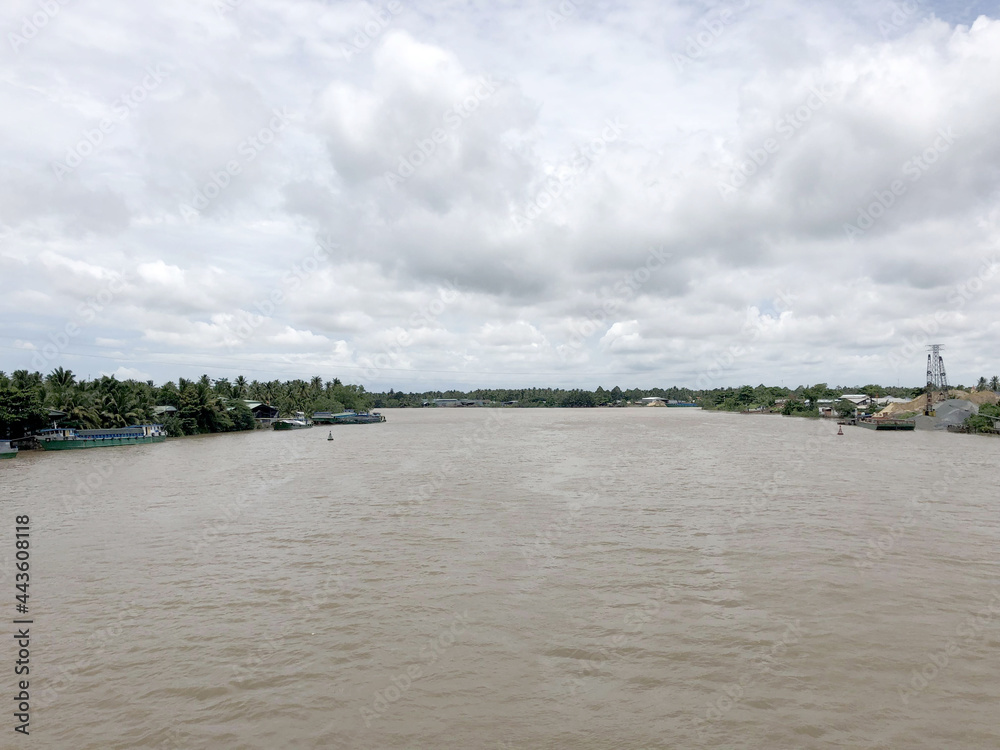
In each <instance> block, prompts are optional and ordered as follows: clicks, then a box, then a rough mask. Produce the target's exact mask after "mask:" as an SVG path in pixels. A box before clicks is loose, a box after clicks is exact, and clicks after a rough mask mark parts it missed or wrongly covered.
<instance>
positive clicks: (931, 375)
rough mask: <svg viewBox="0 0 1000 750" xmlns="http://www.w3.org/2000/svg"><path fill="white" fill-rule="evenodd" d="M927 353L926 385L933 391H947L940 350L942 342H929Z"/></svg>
mask: <svg viewBox="0 0 1000 750" xmlns="http://www.w3.org/2000/svg"><path fill="white" fill-rule="evenodd" d="M928 348H929V349H930V352H929V353H928V355H927V385H928V386H930V387H931V388H932V389H933V390H935V391H944V392H946V393H947V391H948V375H947V373H945V371H944V358H943V357H942V356H941V350H942V349H944V344H931V345H930V346H929V347H928Z"/></svg>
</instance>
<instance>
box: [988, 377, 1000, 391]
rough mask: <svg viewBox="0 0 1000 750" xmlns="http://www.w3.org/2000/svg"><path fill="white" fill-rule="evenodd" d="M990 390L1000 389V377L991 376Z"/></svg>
mask: <svg viewBox="0 0 1000 750" xmlns="http://www.w3.org/2000/svg"><path fill="white" fill-rule="evenodd" d="M990 390H991V391H994V392H995V391H1000V378H998V377H997V376H996V375H994V376H993V377H992V378H990Z"/></svg>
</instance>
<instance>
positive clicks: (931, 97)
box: [0, 0, 1000, 388]
mask: <svg viewBox="0 0 1000 750" xmlns="http://www.w3.org/2000/svg"><path fill="white" fill-rule="evenodd" d="M732 5H734V6H742V3H733V4H732ZM16 6H17V7H18V8H19V9H20V10H18V11H16V12H14V11H12V15H11V16H10V17H16V18H20V17H21V16H22V15H24V14H25V13H28V12H29V11H30V10H32V9H34V8H35V6H33V5H31V4H30V3H28V2H27V1H26V0H24V1H23V2H21V1H20V0H19V2H18V3H16ZM574 7H575V8H576V12H574V13H570V14H566V15H565V16H564V17H562V18H561V20H560V22H559V23H558V24H556V25H554V26H553V25H552V24H551V23H550V21H551V19H550V18H548V17H547V15H546V8H545V7H542V6H539V8H537V9H534V10H525V9H523V8H522V9H514V8H511V9H508V8H506V7H501V6H498V7H489V8H487V7H485V6H484V7H478V6H476V7H474V6H469V5H450V4H443V5H439V6H435V7H434V8H424V9H421V10H420V12H417V11H416V10H415V9H414V8H411V7H409V6H407V5H405V4H404V7H403V10H402V11H401V12H400V13H398V14H396V15H394V16H393V17H392V18H391V19H390V20H389V21H388V22H387V23H385V24H383V25H382V27H381V28H380V29H379V30H378V32H377V33H375V34H373V35H371V38H370V40H369V41H367V42H366V43H365V44H364V45H363V48H362V47H358V48H357V50H356V52H355V53H352V54H351V55H346V56H345V55H344V52H343V50H344V48H345V45H349V44H352V43H353V42H352V39H355V38H356V37H357V34H358V33H359V30H361V29H363V26H364V24H365V23H366V21H368V20H370V18H371V17H372V14H373V13H374V12H375V10H376V8H375V6H372V5H369V4H367V3H361V2H348V3H339V4H333V5H329V4H324V3H320V2H318V1H313V0H307V2H302V3H294V4H285V3H279V2H277V1H276V0H273V1H272V0H263V1H262V2H258V3H253V4H247V3H242V4H240V6H239V7H238V8H236V9H235V10H233V11H232V12H230V13H227V14H224V15H223V16H221V17H220V16H219V15H218V14H217V13H215V12H214V11H213V10H212V8H211V5H210V4H209V5H206V4H204V3H193V2H182V3H181V4H179V5H177V4H174V5H170V6H158V7H156V8H153V9H144V10H143V11H142V12H139V11H138V10H137V9H136V7H135V6H134V5H131V4H128V3H125V2H123V0H112V2H109V3H105V4H103V5H102V6H100V7H99V8H97V7H95V8H88V9H87V11H86V12H83V11H82V10H81V9H80V8H78V7H77V6H74V5H72V4H70V5H66V6H64V7H62V6H61V10H60V18H59V19H57V20H58V23H53V24H51V25H49V26H47V27H46V28H45V29H42V30H41V32H40V33H39V34H38V35H37V37H36V38H34V39H32V40H31V42H30V44H28V45H26V46H24V47H23V49H20V50H19V51H18V52H17V54H16V55H14V56H13V57H12V58H11V59H12V64H11V65H10V66H9V75H8V76H7V78H6V79H5V86H4V87H3V88H2V89H0V107H2V108H3V110H4V112H5V113H9V116H5V117H4V118H3V121H2V122H0V150H2V153H3V158H4V163H5V164H7V165H8V168H6V169H5V170H4V172H3V174H2V175H0V222H2V224H0V239H2V243H0V273H2V274H3V277H4V284H5V289H7V290H8V292H7V293H6V294H5V295H3V297H2V298H0V314H3V315H4V318H5V320H6V321H8V327H9V328H10V329H11V330H12V331H13V333H12V334H11V335H12V336H16V337H17V338H18V340H19V341H21V342H25V343H27V344H28V345H32V346H40V345H42V344H43V343H44V342H46V341H49V340H50V337H51V336H52V335H54V334H55V335H58V332H59V331H61V330H63V329H64V327H65V325H66V323H67V322H69V321H75V322H77V323H78V324H81V326H82V327H81V332H80V334H79V335H77V336H76V337H74V340H73V345H72V346H69V347H68V353H73V352H76V353H87V354H100V353H103V354H104V355H105V356H109V357H112V358H114V357H118V356H122V357H127V358H128V359H129V360H134V361H137V362H141V364H139V365H136V366H135V367H136V369H137V370H138V369H141V370H148V371H149V373H150V374H151V376H152V377H154V378H157V379H162V378H165V377H168V376H169V377H176V376H177V375H179V374H181V375H187V376H190V375H193V374H201V372H203V371H205V370H206V369H212V371H213V374H215V373H217V374H218V375H220V376H221V375H233V374H235V373H237V372H238V371H239V370H240V367H241V366H243V365H247V363H250V364H252V365H254V366H255V368H258V369H263V370H266V369H268V368H270V375H271V376H273V377H296V376H302V375H304V374H305V373H304V372H302V371H300V370H302V369H303V368H305V369H306V370H308V371H309V372H312V371H313V370H315V367H314V365H317V366H318V365H322V366H324V367H330V368H341V369H339V370H337V369H334V370H333V371H331V372H329V373H328V374H329V375H330V376H340V377H341V378H342V379H343V380H351V379H352V378H355V377H357V376H358V375H359V373H362V372H363V371H364V368H365V364H364V363H365V362H366V361H369V360H371V359H372V358H373V357H376V356H377V355H379V354H385V353H386V352H388V354H386V356H388V357H389V359H390V360H391V361H392V363H393V365H392V366H393V367H394V368H399V369H400V370H402V371H405V370H410V372H409V373H406V372H399V371H393V372H392V374H389V373H388V372H387V371H386V372H381V373H380V374H378V376H377V377H375V378H374V379H372V380H370V381H369V382H366V383H365V385H366V387H369V388H379V387H382V386H387V385H391V384H393V383H395V384H396V386H397V387H398V386H399V384H401V383H404V382H405V383H407V384H408V386H409V387H432V386H440V387H447V386H449V385H452V384H459V383H461V384H469V385H476V384H483V385H490V384H500V383H509V384H539V383H541V382H551V383H553V384H561V385H588V386H591V387H592V386H594V385H596V384H597V380H598V379H600V378H603V374H604V373H623V372H624V373H633V374H634V377H633V378H632V379H631V380H630V381H629V382H641V383H642V384H645V385H657V384H658V385H666V384H669V383H679V384H680V383H688V384H693V383H694V380H695V378H696V377H697V375H698V374H699V373H700V372H703V371H704V370H705V368H706V367H707V366H708V365H709V364H710V363H711V362H712V361H714V359H715V358H717V357H718V356H719V353H720V352H724V351H727V350H728V349H729V348H731V347H733V346H748V352H747V353H746V354H745V355H743V356H741V357H740V359H739V361H738V362H737V363H735V364H734V365H733V366H732V367H731V368H730V369H729V370H727V371H726V372H724V373H723V375H722V376H721V378H720V380H719V382H720V383H733V384H736V383H740V382H754V383H757V382H761V381H765V382H777V381H780V380H782V379H785V380H786V382H794V383H796V384H797V383H798V382H815V381H821V380H826V381H829V382H843V383H859V382H870V381H883V382H896V380H900V381H902V382H905V383H912V384H920V382H921V381H922V379H923V363H922V356H921V354H922V353H921V352H918V353H917V354H915V355H914V357H913V362H912V363H911V365H910V366H907V367H905V368H904V369H903V370H899V371H897V370H896V369H894V367H893V366H892V365H891V364H890V362H889V358H888V354H889V352H890V351H891V350H893V349H894V348H898V346H899V345H901V344H902V343H903V342H904V341H906V340H907V337H912V336H913V335H914V333H915V332H919V331H921V330H923V329H924V328H926V327H927V326H928V325H929V323H928V321H929V320H932V319H934V316H935V313H936V312H938V311H940V313H941V314H940V316H938V317H939V321H938V322H939V328H938V329H937V331H936V332H935V334H934V335H935V336H936V337H938V338H939V339H941V340H942V341H945V342H947V343H948V350H947V352H948V354H947V357H948V368H949V373H953V378H955V379H962V380H972V379H973V378H974V377H978V375H980V374H986V372H987V371H988V372H989V374H992V371H995V370H1000V362H997V360H996V359H995V354H993V352H996V351H997V346H996V344H997V336H998V333H1000V324H997V323H996V322H995V321H996V320H997V319H998V318H1000V315H998V314H997V313H998V309H1000V273H997V274H993V275H991V276H989V277H987V278H981V279H980V285H979V288H978V289H977V290H976V291H975V292H974V293H971V294H965V293H964V292H961V291H959V290H961V289H962V288H963V287H962V285H963V284H967V283H968V281H969V280H970V279H973V278H976V277H977V276H979V275H981V274H982V273H983V272H982V270H981V269H983V268H988V267H989V262H990V261H989V259H990V258H991V257H995V256H996V255H997V253H998V247H1000V245H998V242H1000V210H998V209H997V208H996V205H997V201H996V198H997V196H998V195H1000V173H998V171H997V169H996V166H995V165H996V164H997V163H1000V77H998V76H997V75H996V69H997V66H998V64H1000V21H997V20H994V19H992V18H990V17H988V16H987V15H983V16H982V17H979V18H978V19H977V18H976V17H975V16H974V15H965V16H960V15H956V14H955V13H956V11H952V10H950V8H951V6H945V5H938V6H928V7H927V8H926V10H921V11H919V12H917V13H912V14H905V17H902V18H900V17H898V14H896V11H895V10H894V6H893V5H892V4H891V3H873V4H869V5H866V6H864V7H855V6H853V5H848V6H845V5H844V4H842V3H834V2H832V0H831V1H830V2H818V3H813V4H809V5H807V6H805V5H799V6H788V5H787V4H778V3H762V4H758V3H753V4H751V5H750V6H748V7H747V8H746V9H745V10H741V11H740V12H739V13H736V14H735V15H734V16H733V17H732V19H731V21H730V22H728V23H726V24H724V28H723V29H722V31H721V32H720V34H718V35H717V38H714V37H713V39H712V40H711V42H710V43H709V44H707V45H704V46H703V47H701V48H696V49H694V51H695V52H697V53H698V54H696V55H694V56H693V57H692V59H691V61H690V63H691V64H685V65H679V64H678V62H677V57H676V56H677V55H678V54H689V53H690V50H689V49H688V47H689V45H690V43H691V40H692V39H694V38H695V37H696V36H697V34H698V33H699V32H700V31H701V30H703V29H704V28H706V24H710V23H712V19H713V18H715V17H716V15H713V14H717V13H718V8H716V9H715V10H712V9H709V10H705V11H702V10H701V9H700V6H696V5H691V4H686V3H679V2H669V3H666V4H664V3H653V2H651V0H650V1H649V2H647V1H646V0H633V1H632V2H629V3H625V4H622V3H617V4H613V5H610V6H606V7H605V6H584V5H582V4H575V6H574ZM969 7H972V6H969ZM990 13H991V14H992V15H995V11H990ZM150 14H151V15H150ZM154 30H155V32H156V33H154ZM157 65H162V66H163V69H164V71H166V75H164V76H163V78H162V80H157V81H156V82H155V85H152V83H150V82H151V81H152V79H148V80H147V83H150V85H146V84H143V81H144V80H146V79H145V77H146V76H147V75H148V72H147V70H148V69H149V68H150V66H153V67H154V68H155V66H157ZM137 86H138V87H139V88H138V89H137V88H136V87H137ZM143 90H145V93H143ZM132 92H138V94H137V98H138V97H139V96H141V101H133V102H131V103H130V104H129V105H128V106H126V107H125V109H124V110H123V109H122V108H121V106H120V104H121V102H122V101H123V99H122V97H123V96H125V97H128V96H130V95H131V93H132ZM276 109H278V110H282V109H283V110H284V111H285V112H287V124H284V125H283V126H282V127H281V128H280V129H278V130H275V131H274V132H272V133H270V134H268V133H266V132H264V131H265V130H266V129H267V128H268V123H269V122H270V119H271V118H272V117H273V116H274V115H273V113H274V111H275V110H276ZM123 113H124V114H123ZM102 118H110V124H111V125H113V127H108V126H107V125H106V127H105V128H104V130H105V131H107V132H103V131H102V130H101V122H102ZM609 122H616V123H620V125H621V128H620V133H619V134H617V135H616V136H615V137H614V138H612V139H609V138H603V137H602V133H603V132H604V131H605V128H607V127H608V123H609ZM438 131H439V132H438ZM95 133H96V135H95ZM942 134H947V135H946V137H945V136H943V135H942ZM942 138H944V140H942ZM87 140H90V141H94V142H96V145H95V144H94V143H92V144H91V147H84V150H88V151H91V152H92V153H89V154H88V155H87V156H86V158H85V159H83V161H82V162H81V164H80V165H79V166H78V167H76V168H74V169H73V170H72V171H71V172H70V173H69V174H65V175H62V176H61V178H60V176H58V175H56V174H55V173H54V171H53V162H56V161H63V162H65V161H66V159H67V153H68V152H69V151H71V150H74V149H76V150H79V149H80V145H79V144H80V143H81V142H82V141H87ZM265 140H266V142H264V141H265ZM417 161H419V162H420V163H419V164H417V163H416V162H417ZM407 163H408V164H410V165H411V166H412V168H413V169H412V174H409V173H407V174H405V175H403V174H402V173H403V172H404V171H406V170H405V169H404V168H403V166H402V165H404V164H407ZM233 164H235V167H233ZM391 172H394V173H396V174H397V175H399V176H401V179H400V180H399V181H387V179H386V175H387V173H391ZM560 178H561V179H560ZM553 180H554V181H555V182H553ZM896 182H898V183H899V188H900V189H898V190H896V191H895V192H894V190H893V184H894V183H896ZM390 183H391V184H390ZM737 183H738V184H737ZM209 184H214V185H215V187H214V188H212V189H209V188H207V187H206V186H208V185H209ZM727 185H728V186H729V187H730V188H732V189H728V190H727V189H720V187H724V186H727ZM199 190H201V191H202V192H203V193H206V194H207V193H208V192H212V193H213V194H215V195H213V197H211V200H210V201H208V203H207V205H206V206H205V207H204V208H203V209H201V210H199V211H198V215H197V216H196V217H194V218H190V217H187V218H185V217H182V216H181V215H180V213H179V206H180V205H181V204H185V203H190V202H192V200H193V196H194V195H195V194H196V191H199ZM216 193H217V194H216ZM886 196H889V197H888V198H887V197H886ZM531 203H534V204H535V205H536V206H538V208H539V211H538V215H537V217H535V218H533V220H532V221H531V222H530V223H528V224H527V225H526V226H522V225H517V224H516V223H515V221H514V217H515V216H516V215H517V214H518V213H519V212H523V211H524V209H525V206H527V205H529V204H531ZM890 203H891V205H886V204H890ZM543 204H544V205H543ZM875 214H878V215H877V216H875ZM866 216H867V217H868V218H867V219H866V218H865V217H866ZM869 219H870V221H869ZM861 223H864V224H866V226H863V227H862V226H860V224H861ZM847 225H856V226H858V229H859V231H857V232H854V233H849V232H848V231H847V230H846V229H845V227H846V226H847ZM326 234H328V235H329V236H331V237H332V238H333V239H334V241H335V242H336V243H337V245H338V247H337V248H336V249H334V250H332V251H330V252H329V253H327V255H326V256H325V257H324V258H322V260H321V262H318V263H317V267H316V268H315V269H313V270H309V271H306V272H302V271H296V270H295V269H297V268H299V269H301V264H302V262H303V260H304V259H307V258H309V257H310V256H312V255H313V254H314V253H315V251H316V248H317V247H318V246H317V244H316V237H317V235H326ZM653 248H661V249H662V251H663V252H664V253H667V254H669V256H670V258H669V261H668V263H667V265H666V266H665V267H662V268H656V269H652V270H651V272H650V274H649V276H648V278H646V277H645V271H644V269H645V268H647V266H646V265H645V264H646V262H647V259H648V257H649V253H650V251H651V249H653ZM984 264H985V265H984ZM116 274H124V279H125V284H124V286H121V287H119V285H114V291H113V293H111V294H110V296H109V293H108V290H109V286H110V285H112V284H113V282H114V279H115V278H116V276H115V275H116ZM450 285H451V286H450ZM452 286H453V287H454V288H452ZM276 291H277V292H280V293H281V296H280V301H274V300H275V299H276V298H274V297H272V296H271V295H272V294H273V293H275V292H276ZM608 305H610V308H606V306H608ZM88 306H89V307H88ZM87 310H89V311H90V312H86V311H87ZM81 311H84V312H85V314H84V312H81ZM588 321H589V323H588ZM748 326H749V328H748ZM581 330H584V331H587V333H586V335H583V336H582V337H581V336H580V335H579V332H580V331H581ZM748 331H749V332H756V333H748ZM751 338H752V341H751V340H750V339H751ZM578 339H579V340H578ZM401 340H402V341H405V343H403V344H400V341H401ZM151 344H155V345H156V350H157V351H156V354H155V356H154V355H153V354H152V353H146V351H145V350H144V349H143V347H146V346H149V345H151ZM76 346H79V347H93V348H88V349H74V347H76ZM67 356H68V355H67ZM5 357H6V359H7V360H9V361H8V362H7V364H5V365H3V367H0V369H6V370H13V369H18V368H20V367H26V366H28V360H29V358H28V357H27V356H23V355H21V354H19V353H17V352H15V351H12V350H8V352H7V354H6V355H5ZM147 357H148V358H149V359H150V361H148V362H147V361H145V359H146V358H147ZM157 359H162V360H163V361H169V362H181V361H191V362H192V365H191V366H190V367H189V368H186V369H185V368H184V367H179V366H177V365H167V364H156V363H155V361H154V360H157ZM194 362H197V364H194ZM206 362H207V363H210V364H211V367H209V366H208V365H206V364H205V363H206ZM57 364H58V363H57ZM123 366H124V365H123ZM109 367H110V365H109ZM349 368H357V369H353V370H352V369H349ZM195 370H197V372H196V373H195V372H193V371H195ZM438 371H444V372H438ZM449 371H450V372H452V373H454V374H453V375H449V374H448V372H449ZM493 373H497V374H496V375H494V374H493ZM499 373H522V374H521V375H516V374H514V375H506V374H503V375H501V374H499ZM553 373H562V374H556V375H553ZM143 374H145V373H143ZM394 378H398V380H395V381H394V380H393V379H394ZM626 379H627V378H622V380H623V382H624V380H626ZM602 382H603V384H604V385H606V386H609V385H611V383H610V382H608V381H602Z"/></svg>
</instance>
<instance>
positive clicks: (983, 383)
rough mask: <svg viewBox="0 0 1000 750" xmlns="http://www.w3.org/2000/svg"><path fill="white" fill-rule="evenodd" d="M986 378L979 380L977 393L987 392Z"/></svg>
mask: <svg viewBox="0 0 1000 750" xmlns="http://www.w3.org/2000/svg"><path fill="white" fill-rule="evenodd" d="M987 385H988V384H987V382H986V378H979V382H978V383H976V390H977V391H985V390H986V386H987Z"/></svg>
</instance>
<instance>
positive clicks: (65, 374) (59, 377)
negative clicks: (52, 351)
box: [45, 367, 76, 391]
mask: <svg viewBox="0 0 1000 750" xmlns="http://www.w3.org/2000/svg"><path fill="white" fill-rule="evenodd" d="M45 381H46V382H47V383H48V384H49V386H51V387H52V388H53V389H55V390H60V391H61V390H63V389H65V388H72V387H73V386H74V385H76V375H74V374H73V371H72V370H64V369H63V368H61V367H57V368H56V369H54V370H53V371H52V372H50V373H49V375H48V377H46V378H45Z"/></svg>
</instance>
